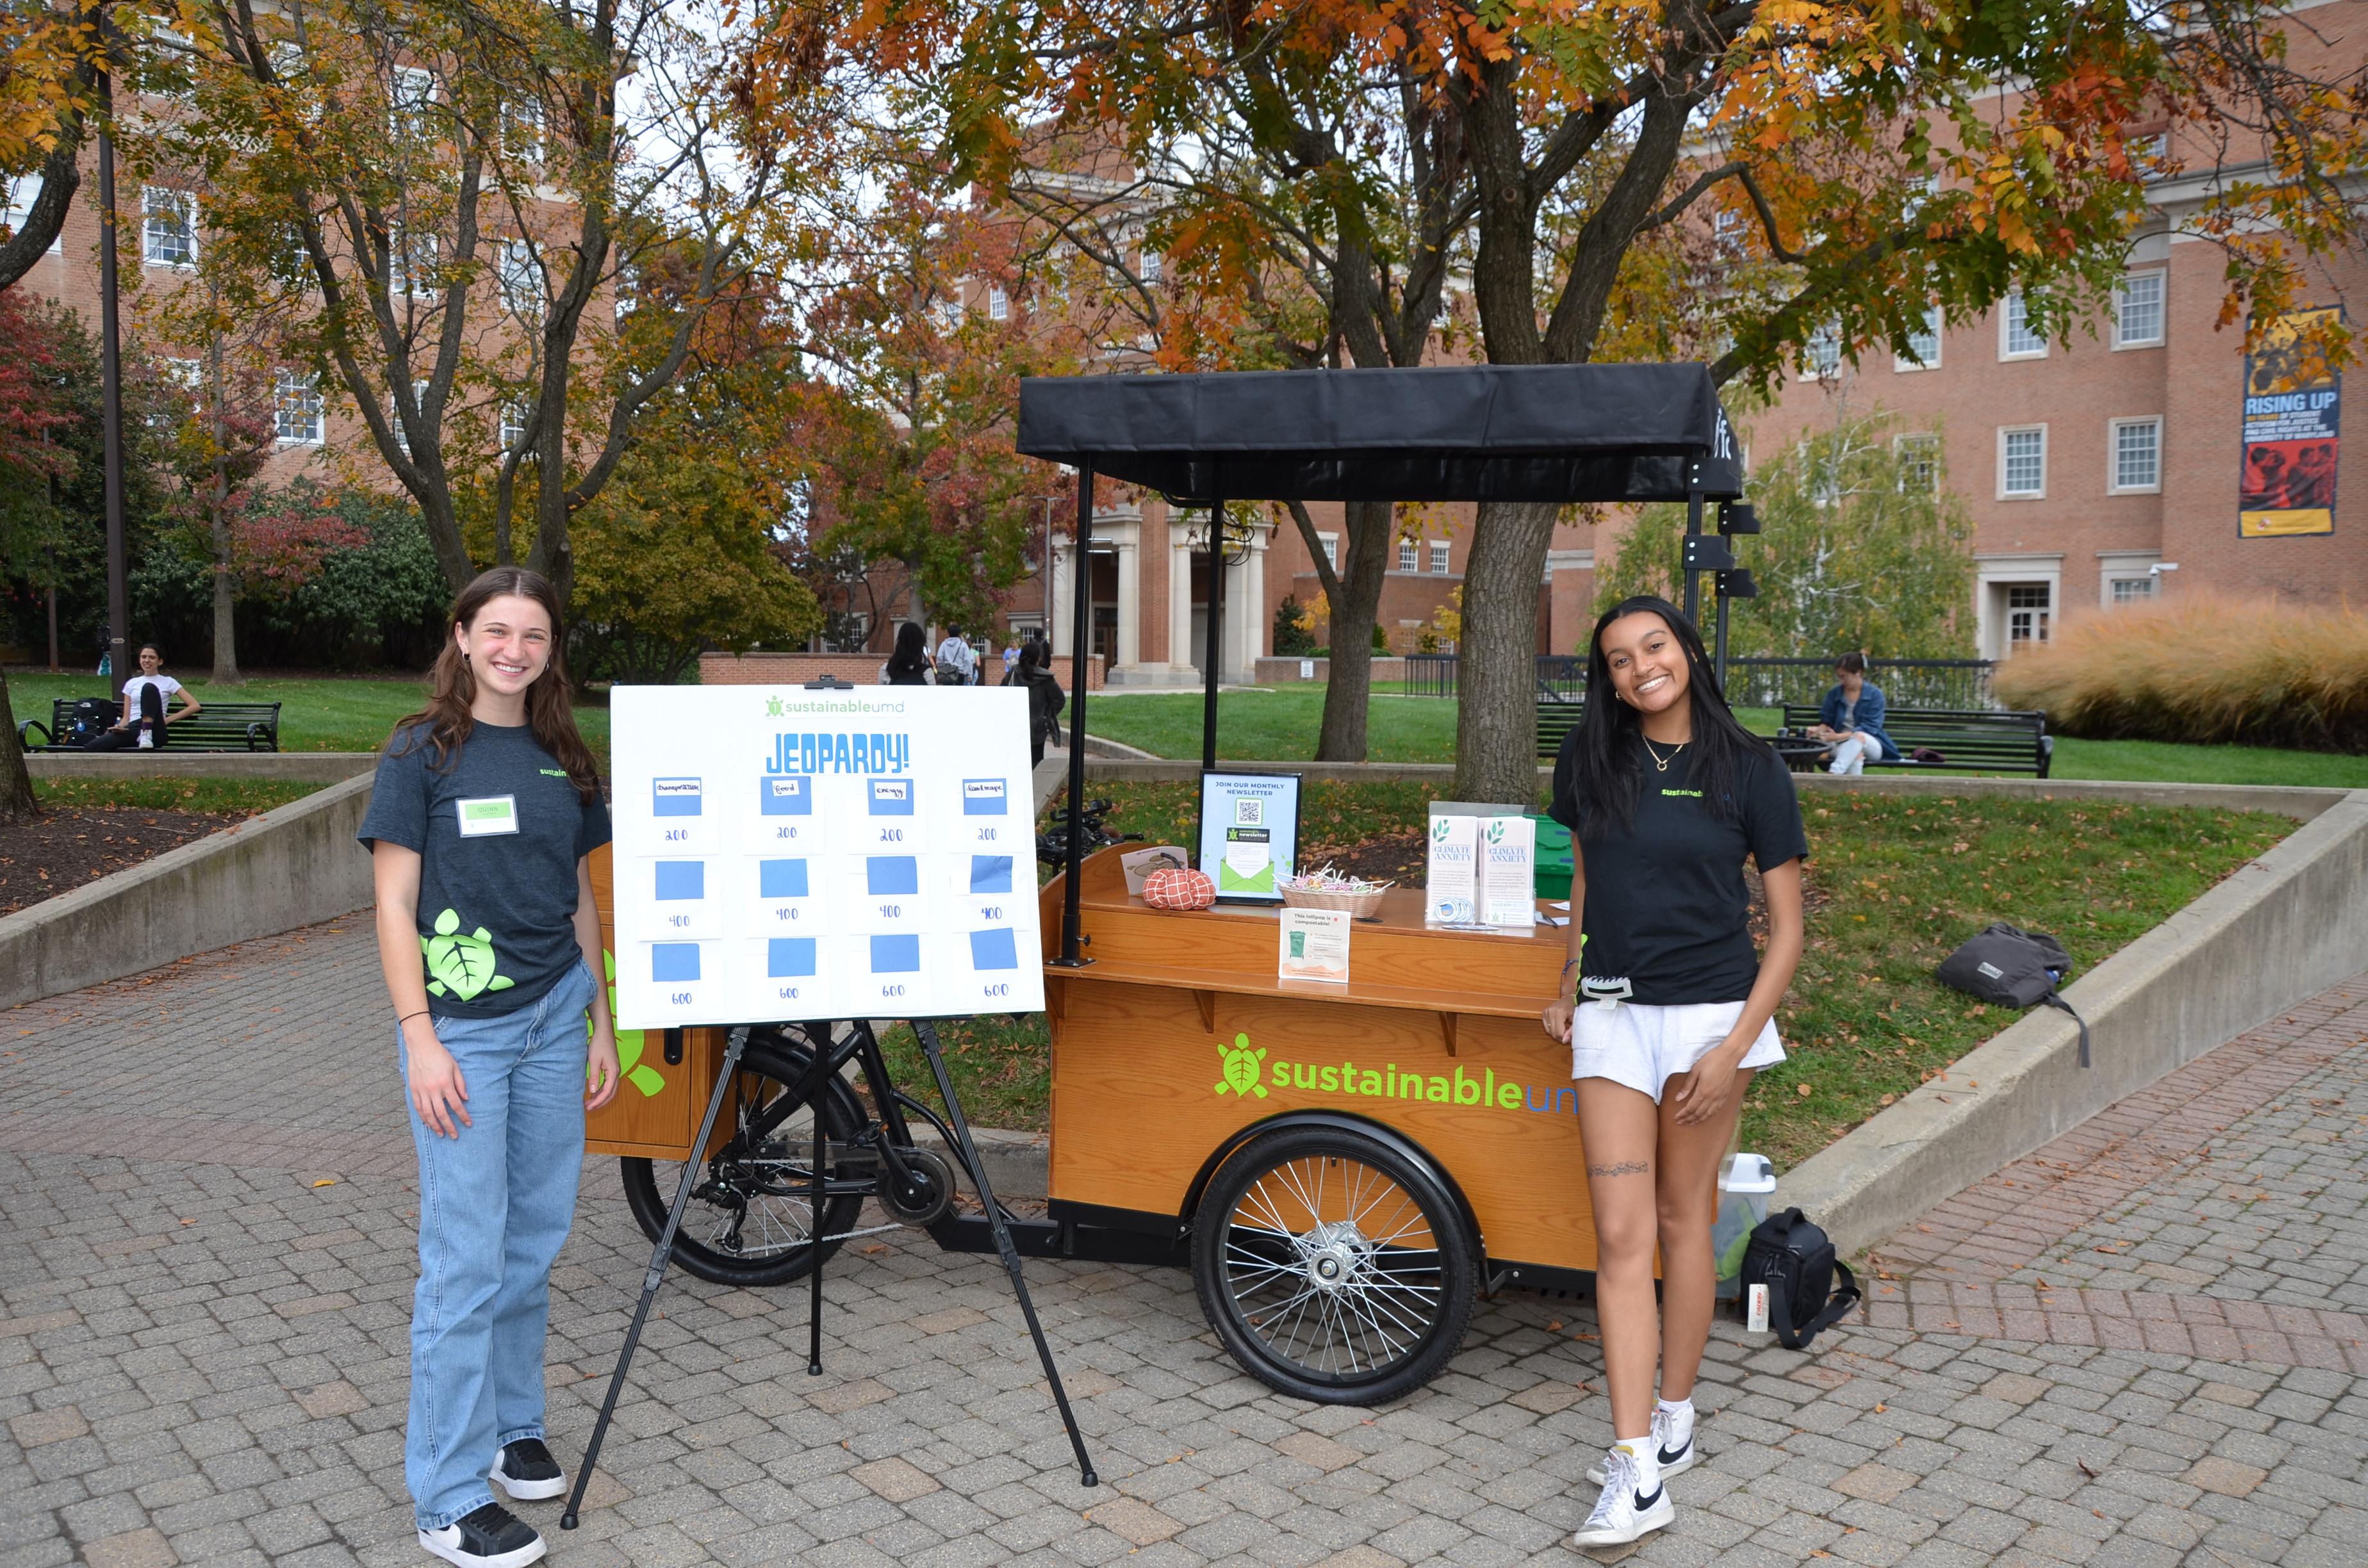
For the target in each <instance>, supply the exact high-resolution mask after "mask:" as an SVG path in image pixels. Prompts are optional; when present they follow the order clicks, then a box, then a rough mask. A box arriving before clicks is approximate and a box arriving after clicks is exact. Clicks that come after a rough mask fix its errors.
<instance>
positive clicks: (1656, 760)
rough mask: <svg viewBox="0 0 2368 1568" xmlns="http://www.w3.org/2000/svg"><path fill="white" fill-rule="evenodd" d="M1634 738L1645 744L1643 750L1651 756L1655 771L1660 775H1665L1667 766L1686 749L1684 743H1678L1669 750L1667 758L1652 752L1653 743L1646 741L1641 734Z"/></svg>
mask: <svg viewBox="0 0 2368 1568" xmlns="http://www.w3.org/2000/svg"><path fill="white" fill-rule="evenodd" d="M1636 738H1637V739H1638V740H1640V741H1644V742H1645V752H1646V753H1647V754H1648V755H1650V756H1651V757H1652V759H1653V767H1654V768H1655V770H1656V771H1657V772H1661V773H1667V772H1668V770H1669V764H1671V763H1673V762H1675V761H1677V760H1678V753H1679V752H1681V751H1683V750H1685V749H1686V743H1685V742H1683V741H1679V743H1678V744H1676V745H1673V746H1671V747H1670V748H1669V755H1668V756H1662V755H1661V754H1660V753H1659V752H1656V751H1654V750H1653V743H1652V742H1651V741H1650V740H1647V739H1646V738H1645V735H1644V733H1642V732H1639V733H1638V734H1637V736H1636Z"/></svg>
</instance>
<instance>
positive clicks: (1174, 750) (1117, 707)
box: [1086, 686, 2368, 790]
mask: <svg viewBox="0 0 2368 1568" xmlns="http://www.w3.org/2000/svg"><path fill="white" fill-rule="evenodd" d="M1738 717H1740V718H1741V719H1742V720H1743V722H1744V723H1745V724H1747V725H1748V726H1749V727H1751V728H1752V729H1754V730H1757V731H1759V733H1763V734H1765V733H1773V732H1774V730H1775V727H1776V724H1777V720H1778V715H1777V713H1776V710H1773V709H1752V708H1747V709H1743V710H1739V713H1738ZM1323 722H1324V688H1323V687H1316V686H1311V687H1286V688H1284V689H1281V690H1275V691H1229V692H1226V693H1224V694H1223V695H1221V696H1220V697H1219V698H1218V699H1217V755H1218V756H1224V757H1233V758H1240V759H1252V758H1255V759H1257V760H1259V761H1272V762H1304V761H1307V760H1309V759H1311V758H1313V757H1314V756H1315V738H1316V735H1317V733H1319V732H1320V731H1321V730H1322V728H1323ZM1367 723H1368V730H1367V734H1368V738H1369V741H1370V743H1371V749H1370V753H1369V755H1370V756H1371V758H1372V760H1373V761H1375V762H1453V761H1454V760H1455V703H1454V702H1453V701H1452V699H1444V698H1435V697H1401V696H1390V695H1379V694H1377V695H1376V696H1375V698H1374V699H1373V702H1372V711H1371V716H1370V718H1369V719H1368V721H1367ZM1086 724H1087V733H1089V734H1097V735H1107V736H1109V737H1110V739H1112V740H1115V741H1122V742H1124V743H1125V744H1128V745H1131V746H1139V747H1141V748H1142V749H1143V750H1144V751H1147V752H1151V753H1153V754H1154V755H1155V756H1172V757H1197V756H1200V755H1201V695H1200V694H1199V693H1197V692H1194V693H1190V694H1185V693H1173V694H1171V693H1167V692H1161V693H1158V694H1156V695H1148V694H1147V695H1144V696H1126V697H1120V698H1114V699H1110V700H1106V701H1102V700H1089V701H1088V702H1087V712H1086ZM2053 777H2055V778H2119V779H2130V780H2135V781H2139V782H2144V783H2191V784H2294V785H2324V786H2328V787H2330V788H2335V789H2345V790H2360V789H2368V756H2337V755H2334V754H2332V753H2327V752H2308V751H2273V750H2271V749H2269V748H2268V747H2264V746H2197V745H2173V744H2168V743H2165V742H2159V741H2081V740H2072V739H2069V738H2062V737H2059V738H2058V739H2057V741H2056V743H2055V769H2054V773H2053Z"/></svg>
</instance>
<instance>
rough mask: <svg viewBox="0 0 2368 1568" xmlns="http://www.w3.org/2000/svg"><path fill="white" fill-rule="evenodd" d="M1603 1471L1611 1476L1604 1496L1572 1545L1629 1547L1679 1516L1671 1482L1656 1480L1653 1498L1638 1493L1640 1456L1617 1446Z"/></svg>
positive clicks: (1574, 1537) (1605, 1483)
mask: <svg viewBox="0 0 2368 1568" xmlns="http://www.w3.org/2000/svg"><path fill="white" fill-rule="evenodd" d="M1603 1469H1604V1471H1605V1472H1606V1474H1608V1475H1609V1476H1610V1479H1609V1480H1607V1481H1606V1482H1604V1483H1603V1495H1602V1496H1600V1497H1599V1498H1597V1499H1596V1500H1595V1511H1594V1512H1593V1513H1591V1514H1589V1515H1588V1516H1587V1523H1585V1524H1583V1525H1581V1526H1579V1527H1578V1530H1577V1533H1576V1534H1575V1535H1573V1536H1572V1537H1571V1538H1570V1543H1571V1545H1573V1546H1576V1547H1582V1548H1584V1547H1594V1546H1625V1545H1627V1544H1628V1543H1629V1542H1630V1541H1632V1540H1636V1539H1637V1538H1638V1537H1640V1536H1643V1535H1645V1533H1646V1532H1648V1531H1651V1530H1656V1529H1659V1528H1661V1527H1662V1526H1664V1525H1666V1524H1668V1522H1669V1521H1670V1520H1672V1519H1674V1518H1676V1517H1678V1510H1677V1506H1676V1505H1675V1504H1673V1503H1671V1502H1670V1501H1669V1484H1668V1482H1666V1481H1661V1480H1657V1479H1656V1481H1655V1482H1654V1483H1653V1491H1652V1494H1651V1495H1649V1496H1646V1495H1644V1494H1640V1493H1638V1491H1637V1490H1636V1482H1637V1479H1638V1476H1637V1470H1636V1456H1635V1455H1634V1454H1632V1453H1630V1452H1629V1451H1628V1450H1627V1449H1622V1448H1619V1447H1616V1446H1615V1447H1614V1448H1613V1449H1612V1450H1611V1452H1610V1453H1608V1454H1606V1455H1604V1456H1603Z"/></svg>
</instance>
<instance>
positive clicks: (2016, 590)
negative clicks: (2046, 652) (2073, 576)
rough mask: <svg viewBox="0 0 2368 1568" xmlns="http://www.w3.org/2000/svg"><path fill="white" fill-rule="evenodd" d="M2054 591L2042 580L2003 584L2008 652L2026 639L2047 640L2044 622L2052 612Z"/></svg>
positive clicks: (2045, 623) (2028, 640)
mask: <svg viewBox="0 0 2368 1568" xmlns="http://www.w3.org/2000/svg"><path fill="white" fill-rule="evenodd" d="M2053 599H2054V590H2053V586H2052V585H2050V584H2046V583H2009V584H2008V585H2006V643H2007V649H2008V651H2009V653H2011V652H2012V651H2013V650H2015V649H2017V648H2020V647H2021V646H2022V645H2023V644H2024V643H2026V642H2046V641H2047V632H2048V621H2049V619H2051V618H2052V615H2053V613H2054V608H2055V606H2054V603H2053Z"/></svg>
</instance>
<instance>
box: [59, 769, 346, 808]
mask: <svg viewBox="0 0 2368 1568" xmlns="http://www.w3.org/2000/svg"><path fill="white" fill-rule="evenodd" d="M322 788H324V786H322V785H319V784H306V783H299V782H295V781H293V780H290V779H281V778H36V779H34V780H33V793H35V794H36V795H39V796H40V798H41V804H42V805H44V806H47V807H49V808H50V809H51V810H52V811H63V812H104V811H146V812H243V813H246V814H249V815H252V814H253V813H255V812H268V811H269V810H271V809H272V808H273V807H274V806H284V805H286V804H287V803H288V802H289V801H301V800H302V799H303V798H304V797H305V796H307V795H309V794H311V793H312V792H313V790H318V789H322Z"/></svg>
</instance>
